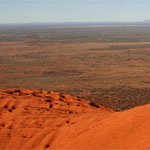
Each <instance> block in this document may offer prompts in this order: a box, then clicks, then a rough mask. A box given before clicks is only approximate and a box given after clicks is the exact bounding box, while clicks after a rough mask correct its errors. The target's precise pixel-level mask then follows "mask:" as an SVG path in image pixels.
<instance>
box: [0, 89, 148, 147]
mask: <svg viewBox="0 0 150 150" xmlns="http://www.w3.org/2000/svg"><path fill="white" fill-rule="evenodd" d="M0 135H1V136H0V149H5V150H6V149H7V150H8V149H14V150H18V149H19V150H20V149H21V150H30V149H32V150H44V149H47V150H48V149H52V150H74V149H76V150H114V149H115V150H116V149H121V150H122V149H132V150H133V149H135V150H137V149H139V150H149V149H150V142H149V141H150V105H146V106H141V107H136V108H133V109H130V110H127V111H123V112H114V111H113V110H111V109H109V108H106V107H104V106H101V105H100V104H96V107H95V106H94V105H90V102H89V101H86V100H82V99H79V98H77V97H74V96H69V95H65V94H61V93H57V92H49V91H38V90H24V89H22V90H3V91H0Z"/></svg>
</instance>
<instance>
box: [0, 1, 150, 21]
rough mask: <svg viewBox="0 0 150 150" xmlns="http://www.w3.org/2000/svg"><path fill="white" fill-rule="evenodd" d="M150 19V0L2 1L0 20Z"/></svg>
mask: <svg viewBox="0 0 150 150" xmlns="http://www.w3.org/2000/svg"><path fill="white" fill-rule="evenodd" d="M147 19H150V0H0V23H12V22H73V21H82V22H89V21H91V22H97V21H142V20H147Z"/></svg>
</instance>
